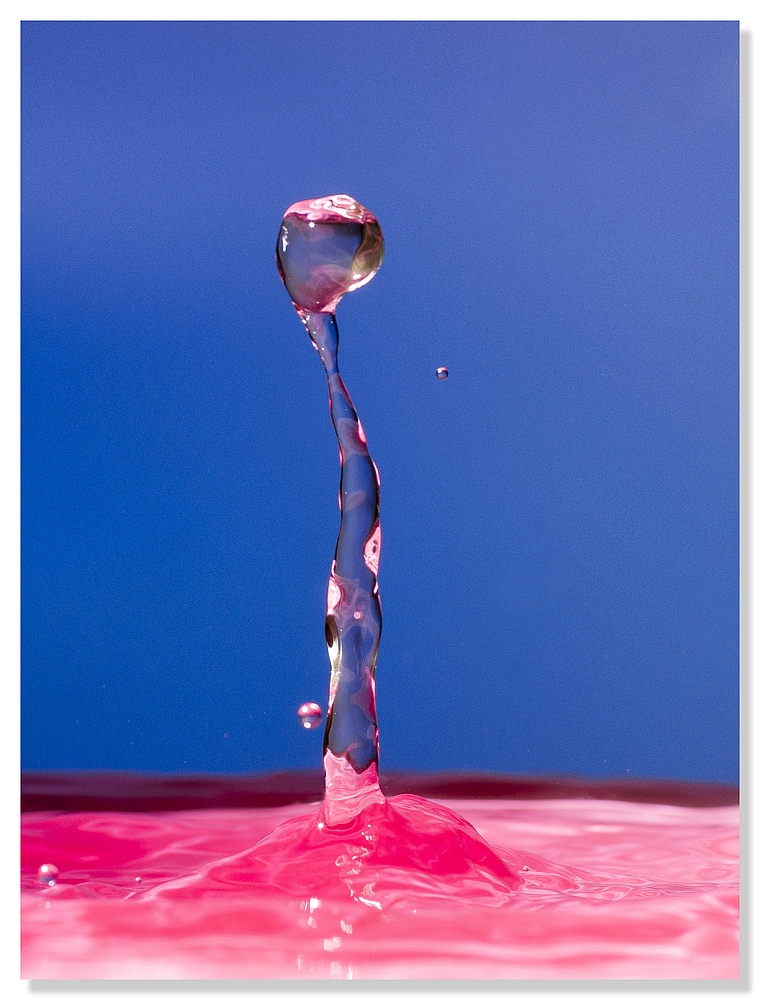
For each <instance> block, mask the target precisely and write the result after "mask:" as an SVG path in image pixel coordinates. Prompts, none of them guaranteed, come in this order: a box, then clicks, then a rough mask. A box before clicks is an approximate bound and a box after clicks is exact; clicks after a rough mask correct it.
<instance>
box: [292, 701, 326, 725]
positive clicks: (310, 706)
mask: <svg viewBox="0 0 760 1000" xmlns="http://www.w3.org/2000/svg"><path fill="white" fill-rule="evenodd" d="M298 721H299V722H300V723H301V725H302V726H303V728H304V729H316V728H317V727H318V726H319V725H321V723H322V709H321V708H320V707H319V705H318V704H317V703H316V702H315V701H307V702H304V704H303V705H301V707H300V708H299V709H298Z"/></svg>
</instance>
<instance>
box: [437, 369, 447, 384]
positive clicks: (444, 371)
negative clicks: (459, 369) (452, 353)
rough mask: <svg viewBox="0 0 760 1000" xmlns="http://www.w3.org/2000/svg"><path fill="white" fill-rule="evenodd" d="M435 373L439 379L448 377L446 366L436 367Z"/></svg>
mask: <svg viewBox="0 0 760 1000" xmlns="http://www.w3.org/2000/svg"><path fill="white" fill-rule="evenodd" d="M435 374H436V376H437V377H438V378H439V379H440V380H441V381H443V380H444V379H447V378H448V377H449V370H448V368H444V367H443V366H441V367H440V368H436V370H435Z"/></svg>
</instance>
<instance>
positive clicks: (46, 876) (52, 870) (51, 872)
mask: <svg viewBox="0 0 760 1000" xmlns="http://www.w3.org/2000/svg"><path fill="white" fill-rule="evenodd" d="M59 874H60V873H59V871H58V869H57V868H56V867H55V865H40V867H39V869H38V870H37V878H38V879H39V880H40V882H42V884H43V885H55V884H56V882H57V881H58V875H59Z"/></svg>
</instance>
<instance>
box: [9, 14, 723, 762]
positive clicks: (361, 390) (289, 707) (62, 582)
mask: <svg viewBox="0 0 760 1000" xmlns="http://www.w3.org/2000/svg"><path fill="white" fill-rule="evenodd" d="M22 39H23V53H22V72H23V83H22V120H23V132H22V156H23V191H22V205H23V230H22V232H23V258H22V260H23V267H22V279H23V280H22V283H23V289H22V291H23V488H24V492H23V512H24V522H23V535H22V540H23V546H24V548H23V553H24V555H23V607H24V620H23V672H22V687H23V716H22V720H23V764H24V766H25V767H27V768H124V769H148V770H161V771H220V772H225V771H228V772H232V771H250V770H273V769H279V768H283V767H304V766H318V764H319V761H320V751H321V735H322V730H321V729H320V730H318V731H316V732H306V731H304V730H302V729H301V728H300V727H299V726H298V724H297V722H296V708H297V706H298V705H299V704H300V703H301V702H302V701H305V700H311V699H314V700H317V701H319V702H321V703H322V704H323V705H324V704H325V700H326V691H327V679H328V660H327V653H326V649H325V645H324V638H323V632H322V623H323V615H324V601H325V591H326V581H327V573H328V570H329V565H330V561H331V558H332V551H333V547H334V543H335V536H336V532H337V526H338V510H337V488H338V457H337V447H336V443H335V439H334V436H333V431H332V427H331V425H330V421H329V416H328V410H327V396H326V386H325V381H324V375H323V373H322V370H321V366H320V365H319V361H318V358H317V357H316V355H315V353H314V351H313V350H312V347H311V345H310V344H309V341H308V338H307V336H306V333H305V331H304V329H303V327H302V326H301V323H300V322H299V320H298V318H297V316H296V314H295V312H294V310H293V308H292V306H291V304H290V302H289V300H288V296H287V294H286V292H285V290H284V288H283V287H282V284H281V282H280V279H279V277H278V275H277V271H276V267H275V261H274V247H275V240H276V235H277V230H278V227H279V223H280V219H281V217H282V214H283V212H284V210H285V209H286V208H287V207H288V205H290V204H291V203H292V202H294V201H297V200H300V199H303V198H308V197H316V196H320V195H326V194H333V193H341V192H346V193H348V194H351V195H353V196H354V197H355V198H357V199H358V200H359V201H361V202H362V203H363V204H365V205H366V206H367V207H368V208H370V209H371V210H372V211H373V212H374V213H375V214H376V215H377V216H378V218H379V220H380V223H381V225H382V227H383V230H384V234H385V239H386V260H385V263H384V264H383V267H382V269H381V270H380V272H379V274H378V275H377V277H376V278H375V279H374V281H373V282H372V283H371V284H370V285H368V286H367V287H366V288H363V289H360V290H359V291H357V292H356V293H354V294H352V295H350V296H348V297H347V298H346V299H344V301H343V302H342V303H341V305H340V307H339V309H338V321H339V325H340V329H341V367H342V371H343V374H344V377H345V379H346V382H347V384H348V387H349V389H350V391H351V393H352V395H353V398H354V402H355V404H356V406H357V409H358V411H359V413H360V415H361V418H362V422H363V424H364V426H365V429H366V431H367V436H368V439H369V444H370V448H371V451H372V454H373V457H374V458H375V461H376V462H377V464H378V466H379V468H380V474H381V477H382V517H383V532H384V534H383V539H384V548H383V557H382V561H381V569H380V588H381V596H382V599H383V610H384V632H383V639H382V642H381V645H380V656H379V661H378V675H377V679H378V708H379V717H380V726H381V766H385V767H386V768H394V769H396V768H420V769H435V770H438V769H474V770H486V771H488V770H490V771H504V772H515V773H520V772H542V771H565V772H576V773H582V774H588V775H625V774H631V775H652V776H663V777H676V778H695V779H702V780H722V781H735V780H736V779H737V776H738V709H737V702H738V25H737V24H736V23H735V22H713V23H709V22H659V23H657V22H650V23H645V22H636V23H624V22H596V23H595V22H568V23H552V22H533V23H531V22H512V23H510V22H492V23H479V22H473V23H455V22H442V23H435V22H429V23H426V22H421V23H404V22H389V23H382V22H366V23H363V22H334V23H330V22H313V23H309V22H290V23H276V22H274V23H266V22H240V23H236V22H122V23H119V22H87V23H78V22H61V23H56V22H27V23H26V24H24V26H23V31H22ZM438 365H446V366H447V367H448V368H449V370H450V373H451V374H450V377H449V379H448V381H446V382H440V381H438V380H437V379H436V377H435V369H436V367H437V366H438Z"/></svg>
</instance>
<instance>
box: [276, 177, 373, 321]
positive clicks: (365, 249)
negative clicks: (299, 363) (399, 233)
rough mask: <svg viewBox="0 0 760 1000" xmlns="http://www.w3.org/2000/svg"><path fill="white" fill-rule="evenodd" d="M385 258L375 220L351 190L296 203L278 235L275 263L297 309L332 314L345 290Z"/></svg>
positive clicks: (368, 276)
mask: <svg viewBox="0 0 760 1000" xmlns="http://www.w3.org/2000/svg"><path fill="white" fill-rule="evenodd" d="M382 261H383V234H382V232H381V230H380V226H379V224H378V221H377V219H376V218H375V216H374V215H373V214H372V212H370V211H368V209H366V208H364V206H363V205H360V204H359V203H358V202H357V201H355V200H354V199H353V198H351V197H350V195H347V194H334V195H330V196H329V197H327V198H312V199H310V200H307V201H298V202H296V203H295V205H291V206H290V208H289V209H288V210H287V212H286V213H285V217H284V218H283V220H282V225H281V227H280V233H279V236H278V237H277V267H278V268H279V271H280V277H281V278H282V280H283V281H284V282H285V287H286V288H287V290H288V293H289V295H290V297H291V299H292V300H293V304H294V305H295V306H296V308H299V309H303V310H305V311H306V312H316V313H334V312H335V309H336V307H337V305H338V302H340V300H341V298H342V297H343V296H344V295H345V294H346V292H352V291H353V290H354V289H355V288H360V287H361V286H362V285H366V284H367V282H368V281H369V280H370V279H371V278H373V277H374V276H375V274H376V273H377V269H378V268H379V267H380V265H381V263H382Z"/></svg>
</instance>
